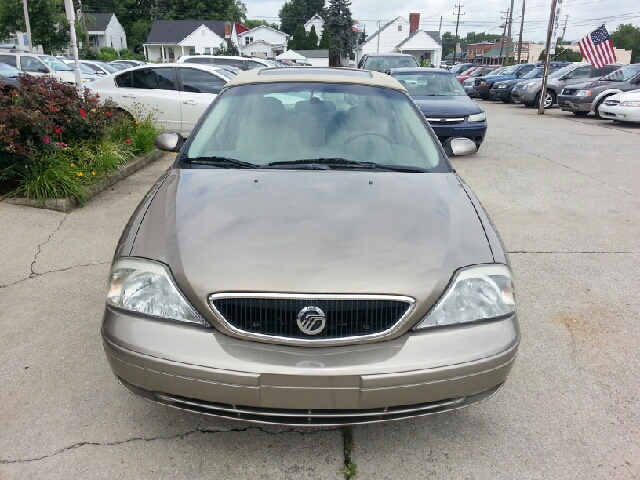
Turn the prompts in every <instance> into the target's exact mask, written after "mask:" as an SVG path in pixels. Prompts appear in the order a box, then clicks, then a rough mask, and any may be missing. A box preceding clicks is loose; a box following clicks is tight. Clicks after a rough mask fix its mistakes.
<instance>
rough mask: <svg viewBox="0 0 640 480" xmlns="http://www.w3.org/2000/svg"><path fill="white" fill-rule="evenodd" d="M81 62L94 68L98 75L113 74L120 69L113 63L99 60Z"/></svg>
mask: <svg viewBox="0 0 640 480" xmlns="http://www.w3.org/2000/svg"><path fill="white" fill-rule="evenodd" d="M80 63H82V64H83V65H86V66H87V67H89V68H90V69H92V70H93V73H95V74H96V75H111V74H112V73H116V72H118V71H119V70H118V69H117V68H115V67H114V66H113V65H109V64H108V63H107V62H100V61H98V60H80Z"/></svg>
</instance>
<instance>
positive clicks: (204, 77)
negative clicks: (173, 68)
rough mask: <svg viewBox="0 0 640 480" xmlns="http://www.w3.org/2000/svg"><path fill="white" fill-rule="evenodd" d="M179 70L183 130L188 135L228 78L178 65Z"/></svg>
mask: <svg viewBox="0 0 640 480" xmlns="http://www.w3.org/2000/svg"><path fill="white" fill-rule="evenodd" d="M177 70H178V77H179V79H180V111H181V118H182V130H181V131H182V134H183V135H185V136H186V135H189V134H190V133H191V131H192V130H193V128H194V127H195V125H196V123H198V120H200V117H201V116H202V114H203V113H204V111H205V110H206V109H207V107H208V106H209V105H211V102H213V101H214V100H215V98H216V97H217V96H218V93H220V91H221V90H222V89H223V88H224V86H225V85H226V83H227V81H228V80H227V79H225V78H223V77H222V76H218V75H216V74H215V73H213V72H208V71H205V70H199V69H197V68H189V67H178V69H177Z"/></svg>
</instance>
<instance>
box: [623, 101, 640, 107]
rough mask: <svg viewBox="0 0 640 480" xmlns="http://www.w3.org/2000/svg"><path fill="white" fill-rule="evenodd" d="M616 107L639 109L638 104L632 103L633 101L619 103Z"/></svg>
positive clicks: (639, 105)
mask: <svg viewBox="0 0 640 480" xmlns="http://www.w3.org/2000/svg"><path fill="white" fill-rule="evenodd" d="M618 105H620V106H621V107H640V102H634V101H631V100H629V101H626V102H620V103H619V104H618Z"/></svg>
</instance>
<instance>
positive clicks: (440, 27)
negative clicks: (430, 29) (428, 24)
mask: <svg viewBox="0 0 640 480" xmlns="http://www.w3.org/2000/svg"><path fill="white" fill-rule="evenodd" d="M438 35H442V17H440V26H439V27H438ZM441 38H442V37H441Z"/></svg>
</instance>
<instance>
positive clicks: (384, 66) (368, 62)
mask: <svg viewBox="0 0 640 480" xmlns="http://www.w3.org/2000/svg"><path fill="white" fill-rule="evenodd" d="M417 66H418V62H417V61H416V59H415V57H414V56H413V55H409V54H408V53H370V54H366V55H363V56H362V59H360V62H359V63H358V68H362V69H364V70H371V71H374V72H387V71H389V70H391V69H392V68H411V67H417Z"/></svg>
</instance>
